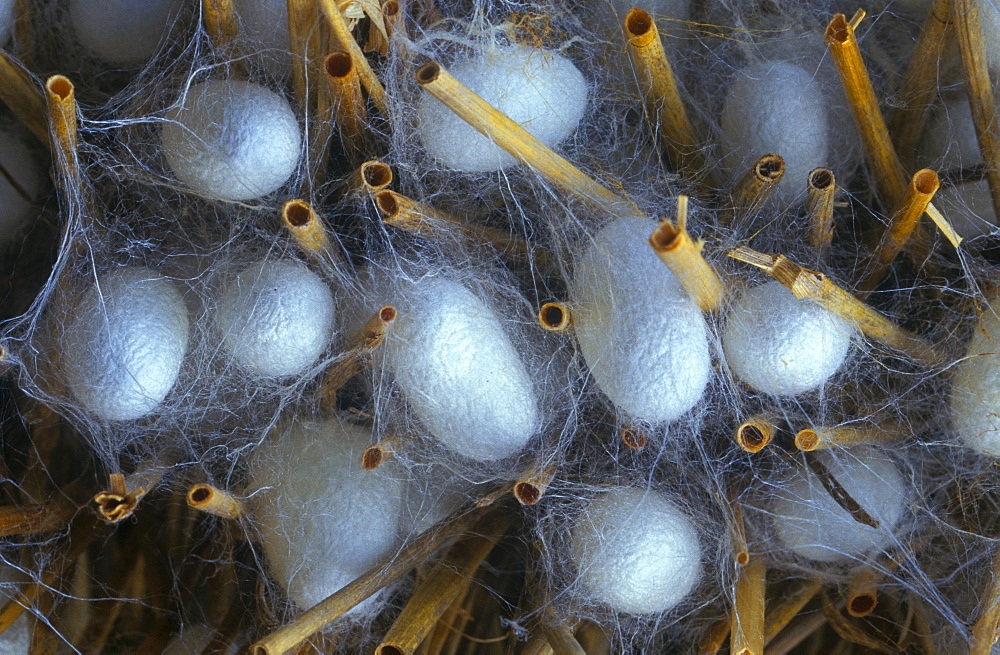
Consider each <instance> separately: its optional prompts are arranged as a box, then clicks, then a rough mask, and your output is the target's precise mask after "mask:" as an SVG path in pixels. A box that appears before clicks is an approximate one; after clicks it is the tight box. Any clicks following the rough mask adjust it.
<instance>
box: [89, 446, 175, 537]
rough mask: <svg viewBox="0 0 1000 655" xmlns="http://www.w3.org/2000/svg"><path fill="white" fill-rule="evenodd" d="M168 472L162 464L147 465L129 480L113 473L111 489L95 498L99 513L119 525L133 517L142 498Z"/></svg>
mask: <svg viewBox="0 0 1000 655" xmlns="http://www.w3.org/2000/svg"><path fill="white" fill-rule="evenodd" d="M165 472H166V466H165V465H163V464H162V463H159V462H158V461H157V462H153V463H147V464H146V465H144V466H142V467H141V468H140V469H139V470H137V471H135V472H134V473H132V474H131V475H129V476H128V477H127V478H126V477H125V476H124V475H122V474H121V473H112V474H111V475H109V476H108V478H109V487H110V488H109V489H108V490H106V491H100V492H98V493H97V494H96V495H95V496H94V503H95V504H96V505H97V513H98V514H100V516H101V518H102V519H104V520H105V521H106V522H108V523H118V522H119V521H122V520H124V519H127V518H128V517H130V516H132V513H133V512H134V511H135V508H136V507H137V506H138V505H139V501H140V500H142V497H143V496H145V495H146V494H147V493H149V490H150V489H152V488H153V487H155V486H156V485H157V484H159V482H160V480H161V479H163V474H164V473H165Z"/></svg>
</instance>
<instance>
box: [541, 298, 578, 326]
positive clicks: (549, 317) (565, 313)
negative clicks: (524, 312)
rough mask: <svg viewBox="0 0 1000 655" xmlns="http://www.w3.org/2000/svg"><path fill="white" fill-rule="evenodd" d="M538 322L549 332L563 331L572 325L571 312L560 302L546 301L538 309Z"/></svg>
mask: <svg viewBox="0 0 1000 655" xmlns="http://www.w3.org/2000/svg"><path fill="white" fill-rule="evenodd" d="M538 324H539V325H541V326H542V328H543V329H545V330H548V331H549V332H565V331H566V330H568V329H569V328H570V327H572V326H573V313H572V312H571V311H570V309H569V307H568V306H567V305H564V304H563V303H561V302H547V303H545V304H544V305H542V306H541V307H540V308H539V310H538Z"/></svg>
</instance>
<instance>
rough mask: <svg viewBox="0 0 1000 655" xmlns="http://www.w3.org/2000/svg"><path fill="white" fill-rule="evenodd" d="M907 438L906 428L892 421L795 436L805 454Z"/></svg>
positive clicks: (802, 432) (826, 428)
mask: <svg viewBox="0 0 1000 655" xmlns="http://www.w3.org/2000/svg"><path fill="white" fill-rule="evenodd" d="M905 436H906V428H905V427H904V426H903V425H901V424H899V423H896V422H892V421H866V422H865V423H862V424H858V425H830V426H819V427H815V428H806V429H804V430H799V433H798V434H796V435H795V447H796V448H798V449H799V450H801V451H803V452H807V453H808V452H811V451H813V450H823V449H827V448H840V447H843V446H858V445H861V444H880V443H886V442H892V441H898V440H901V439H903V438H905Z"/></svg>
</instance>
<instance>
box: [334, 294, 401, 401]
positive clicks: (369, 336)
mask: <svg viewBox="0 0 1000 655" xmlns="http://www.w3.org/2000/svg"><path fill="white" fill-rule="evenodd" d="M397 316H398V312H397V311H396V308H395V307H393V306H392V305H385V306H384V307H382V308H381V309H379V310H378V311H377V312H375V314H373V315H372V317H371V318H369V319H368V321H366V322H365V324H364V325H362V326H361V329H360V330H359V331H358V333H357V334H355V335H354V337H353V338H352V339H351V341H350V343H349V344H348V345H347V349H346V351H345V352H344V355H343V357H341V358H340V359H339V360H337V361H336V362H334V364H333V365H332V366H330V368H329V370H328V371H327V373H326V375H325V376H324V377H323V382H322V383H321V384H320V390H319V394H320V398H321V400H322V402H324V403H325V404H326V405H327V406H328V407H333V406H334V405H335V404H336V402H337V394H338V393H339V392H340V390H341V388H343V386H344V385H345V384H347V381H348V380H350V379H351V378H352V377H354V376H355V375H357V374H358V373H360V372H361V371H363V370H365V368H366V367H367V366H368V362H369V361H371V358H372V353H373V352H374V351H375V349H376V348H378V347H379V346H380V345H382V342H383V341H385V335H386V330H388V329H389V326H390V325H392V323H393V322H394V321H395V320H396V317H397Z"/></svg>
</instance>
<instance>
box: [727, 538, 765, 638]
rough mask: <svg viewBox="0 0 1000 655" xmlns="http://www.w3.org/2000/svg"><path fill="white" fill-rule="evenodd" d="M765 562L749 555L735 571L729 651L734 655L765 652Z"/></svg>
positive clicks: (761, 558)
mask: <svg viewBox="0 0 1000 655" xmlns="http://www.w3.org/2000/svg"><path fill="white" fill-rule="evenodd" d="M766 582H767V563H766V560H765V559H764V558H763V557H752V558H750V562H749V564H747V565H746V566H744V567H742V568H740V569H738V570H737V571H736V609H735V611H734V612H733V619H732V621H733V623H732V628H731V629H730V633H729V634H730V638H729V652H730V653H732V654H733V655H763V654H764V597H765V596H764V595H765V591H766Z"/></svg>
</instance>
